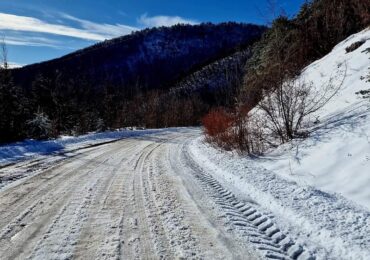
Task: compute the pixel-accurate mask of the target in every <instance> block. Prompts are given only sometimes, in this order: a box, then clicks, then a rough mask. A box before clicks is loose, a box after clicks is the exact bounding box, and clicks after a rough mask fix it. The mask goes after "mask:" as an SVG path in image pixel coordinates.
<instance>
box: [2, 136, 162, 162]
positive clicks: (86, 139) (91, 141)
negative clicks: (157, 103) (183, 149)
mask: <svg viewBox="0 0 370 260" xmlns="http://www.w3.org/2000/svg"><path fill="white" fill-rule="evenodd" d="M164 131H166V130H165V129H155V130H154V129H153V130H122V131H112V132H104V133H92V134H87V135H82V136H78V137H71V136H63V137H61V138H58V139H55V140H49V141H36V140H26V141H23V142H18V143H13V144H8V145H4V146H0V166H3V165H6V164H9V163H12V162H15V161H19V160H22V159H27V158H30V157H34V156H37V155H47V154H51V153H55V152H60V151H68V150H73V149H78V148H83V147H88V146H90V145H95V144H101V143H105V142H109V141H113V140H118V139H122V138H127V137H135V136H140V135H148V134H159V133H161V132H164ZM167 131H168V130H167Z"/></svg>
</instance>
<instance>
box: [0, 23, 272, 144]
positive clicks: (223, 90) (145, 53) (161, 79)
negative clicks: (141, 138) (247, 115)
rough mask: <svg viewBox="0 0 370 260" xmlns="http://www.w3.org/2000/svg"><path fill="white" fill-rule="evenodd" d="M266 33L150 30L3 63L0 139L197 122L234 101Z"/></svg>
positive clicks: (248, 28) (251, 29) (233, 26)
mask: <svg viewBox="0 0 370 260" xmlns="http://www.w3.org/2000/svg"><path fill="white" fill-rule="evenodd" d="M265 30H266V28H265V27H262V26H255V25H244V24H237V23H224V24H220V25H213V24H202V25H197V26H190V25H177V26H173V27H170V28H167V27H162V28H154V29H150V30H149V29H147V30H143V31H140V32H135V33H133V34H132V35H128V36H124V37H121V38H117V39H113V40H111V41H105V42H102V43H99V44H96V45H94V46H92V47H89V48H86V49H83V50H80V51H77V52H75V53H72V54H70V55H67V56H65V57H62V58H59V59H56V60H53V61H49V62H44V63H40V64H35V65H30V66H26V67H24V68H21V69H14V70H9V69H8V68H6V66H3V67H4V68H2V69H1V72H0V74H1V83H0V84H1V86H0V88H1V92H0V99H1V101H2V102H1V103H0V109H1V118H0V127H1V128H0V142H9V141H14V140H20V139H23V138H37V139H44V138H52V137H57V136H59V135H61V134H72V135H78V134H83V133H86V132H89V131H104V130H107V129H116V128H122V127H127V126H143V127H171V126H189V125H199V124H200V119H201V117H202V115H204V114H206V113H207V112H208V111H209V109H210V108H212V107H214V106H219V105H222V106H231V105H232V104H233V101H234V99H235V96H236V93H237V91H236V88H237V87H239V85H240V80H241V79H242V77H243V74H244V73H243V67H244V65H245V62H246V60H247V59H248V58H249V56H250V52H249V51H242V50H248V49H249V48H250V46H251V44H253V43H254V42H256V40H258V39H259V38H260V36H261V35H262V33H263V32H264V31H265ZM230 55H231V56H230ZM210 79H212V80H211V81H212V84H210ZM186 83H187V84H188V85H187V84H186ZM189 84H190V85H189ZM194 87H195V88H194ZM3 100H4V101H3Z"/></svg>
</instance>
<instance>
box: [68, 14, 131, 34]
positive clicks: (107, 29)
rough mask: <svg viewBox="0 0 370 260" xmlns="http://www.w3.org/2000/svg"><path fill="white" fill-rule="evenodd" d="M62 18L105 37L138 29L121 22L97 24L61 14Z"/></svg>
mask: <svg viewBox="0 0 370 260" xmlns="http://www.w3.org/2000/svg"><path fill="white" fill-rule="evenodd" d="M61 15H62V17H63V18H64V19H68V20H71V21H75V22H78V23H79V24H80V26H81V27H82V28H83V29H85V30H86V31H89V32H91V33H95V34H99V35H101V36H103V37H106V39H109V38H114V37H118V36H122V35H127V34H130V33H131V32H132V31H136V30H138V29H137V28H135V27H132V26H127V25H123V24H99V23H94V22H91V21H87V20H83V19H79V18H77V17H74V16H71V15H68V14H61Z"/></svg>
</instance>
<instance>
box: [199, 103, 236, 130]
mask: <svg viewBox="0 0 370 260" xmlns="http://www.w3.org/2000/svg"><path fill="white" fill-rule="evenodd" d="M232 123H233V117H232V116H231V115H230V114H228V113H227V112H226V111H225V110H224V109H221V108H218V109H214V110H211V111H210V112H209V113H208V114H207V115H206V116H204V117H203V119H202V124H203V126H204V129H205V133H206V135H207V136H209V137H216V136H218V135H220V134H223V133H225V132H227V130H228V129H229V128H230V127H231V126H232Z"/></svg>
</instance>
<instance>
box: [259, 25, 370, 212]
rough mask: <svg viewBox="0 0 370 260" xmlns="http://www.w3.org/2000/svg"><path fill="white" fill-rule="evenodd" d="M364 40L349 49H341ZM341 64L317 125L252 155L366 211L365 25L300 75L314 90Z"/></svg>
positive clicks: (369, 47)
mask: <svg viewBox="0 0 370 260" xmlns="http://www.w3.org/2000/svg"><path fill="white" fill-rule="evenodd" d="M359 41H363V42H365V43H364V44H363V45H362V46H361V47H359V48H358V49H356V50H354V51H353V52H350V53H347V52H346V50H345V49H346V48H347V47H348V46H350V45H352V44H353V43H356V42H359ZM344 67H346V77H345V79H344V82H343V86H342V87H341V89H340V91H339V92H338V93H337V95H336V96H335V97H334V98H333V99H331V100H330V101H329V103H328V104H327V105H326V106H325V107H323V109H322V110H320V111H318V112H317V113H316V116H317V117H318V118H319V121H320V123H319V124H318V125H317V126H316V131H315V132H314V133H313V134H312V136H311V137H310V138H308V139H306V140H304V141H295V142H293V143H290V144H286V145H283V146H281V147H279V148H278V149H276V150H274V151H272V152H270V153H268V154H267V155H266V156H264V157H262V158H259V159H257V161H258V162H259V163H260V165H261V166H263V167H265V168H266V169H268V170H271V171H273V172H275V173H277V174H279V175H281V176H283V177H284V178H286V179H289V180H294V181H296V182H298V183H300V184H307V185H312V186H315V187H317V188H320V189H322V190H324V191H328V192H337V193H340V194H342V195H343V196H345V197H346V198H348V199H351V200H352V201H354V202H356V203H358V204H361V205H362V206H364V207H366V208H367V209H370V99H364V98H363V96H361V95H360V94H356V93H358V92H359V91H361V90H370V82H368V81H367V77H368V75H370V68H369V67H370V29H367V30H364V31H362V32H360V33H358V34H355V35H352V36H351V37H349V38H348V39H347V40H345V41H343V42H342V43H340V44H338V45H337V46H336V47H335V48H334V49H333V51H332V52H331V53H330V54H328V55H327V56H325V57H324V58H322V59H320V60H318V61H316V62H314V63H313V64H311V65H310V66H308V67H307V68H306V69H305V70H304V72H303V74H302V78H303V79H304V80H305V81H306V82H307V81H309V82H312V83H313V84H314V87H315V88H317V89H319V88H320V87H321V86H322V85H324V84H327V82H328V81H329V80H330V79H331V77H333V76H335V75H336V73H337V71H338V69H340V68H344Z"/></svg>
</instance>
